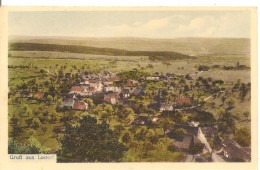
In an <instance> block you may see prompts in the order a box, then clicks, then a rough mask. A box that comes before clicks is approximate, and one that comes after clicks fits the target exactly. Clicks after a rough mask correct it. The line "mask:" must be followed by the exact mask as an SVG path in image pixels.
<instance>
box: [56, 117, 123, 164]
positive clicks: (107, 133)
mask: <svg viewBox="0 0 260 170" xmlns="http://www.w3.org/2000/svg"><path fill="white" fill-rule="evenodd" d="M79 124H80V125H79V126H72V125H70V124H66V125H65V127H66V128H65V134H64V138H63V139H62V140H61V150H60V151H59V152H58V161H61V162H115V161H120V159H121V158H122V157H123V155H124V152H125V151H127V149H126V147H125V146H124V145H123V144H121V143H119V142H118V138H117V137H116V136H115V135H114V133H113V131H112V130H111V129H110V128H109V126H108V125H107V124H104V123H101V124H98V123H97V120H96V119H95V118H93V117H91V116H86V117H83V118H82V119H81V120H80V121H79Z"/></svg>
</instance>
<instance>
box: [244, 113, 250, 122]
mask: <svg viewBox="0 0 260 170" xmlns="http://www.w3.org/2000/svg"><path fill="white" fill-rule="evenodd" d="M243 115H244V116H245V117H246V119H247V120H248V118H249V116H250V112H244V113H243Z"/></svg>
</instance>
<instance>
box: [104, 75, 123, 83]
mask: <svg viewBox="0 0 260 170" xmlns="http://www.w3.org/2000/svg"><path fill="white" fill-rule="evenodd" d="M119 80H120V79H119V77H117V76H111V77H109V78H107V79H105V80H104V84H105V85H112V84H114V83H115V82H117V81H119Z"/></svg>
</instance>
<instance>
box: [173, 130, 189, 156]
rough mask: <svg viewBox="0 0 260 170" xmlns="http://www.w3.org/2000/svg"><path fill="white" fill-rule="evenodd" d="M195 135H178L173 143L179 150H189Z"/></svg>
mask: <svg viewBox="0 0 260 170" xmlns="http://www.w3.org/2000/svg"><path fill="white" fill-rule="evenodd" d="M193 141H194V139H193V136H192V135H189V134H183V135H176V136H175V137H174V142H173V143H172V145H173V146H174V147H175V149H176V150H177V151H182V152H183V151H185V152H186V151H188V150H189V148H190V146H191V145H192V144H193Z"/></svg>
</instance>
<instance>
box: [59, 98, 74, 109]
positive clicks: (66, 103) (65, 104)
mask: <svg viewBox="0 0 260 170" xmlns="http://www.w3.org/2000/svg"><path fill="white" fill-rule="evenodd" d="M74 102H75V100H74V99H70V98H68V99H65V100H64V101H63V102H62V103H61V107H62V108H65V107H67V108H69V109H72V106H73V105H74Z"/></svg>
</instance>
